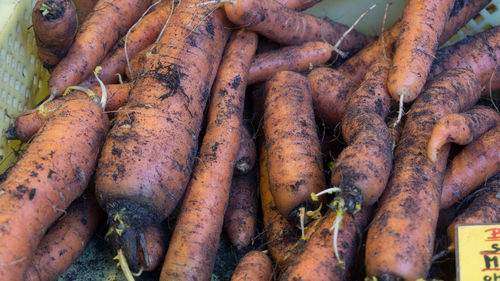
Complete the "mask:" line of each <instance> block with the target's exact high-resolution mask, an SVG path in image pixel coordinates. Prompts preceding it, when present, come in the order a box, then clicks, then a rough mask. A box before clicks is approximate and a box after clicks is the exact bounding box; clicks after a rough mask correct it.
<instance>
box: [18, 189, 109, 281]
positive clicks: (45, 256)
mask: <svg viewBox="0 0 500 281" xmlns="http://www.w3.org/2000/svg"><path fill="white" fill-rule="evenodd" d="M100 217H101V211H100V208H99V205H98V204H97V200H96V199H95V196H94V194H93V193H90V192H87V193H85V194H84V195H82V197H80V198H79V199H77V200H75V202H73V203H72V204H71V205H70V206H69V207H68V209H67V210H66V212H65V213H64V214H63V216H62V218H61V219H60V220H59V221H57V222H56V223H55V224H54V225H53V226H51V228H50V229H49V231H47V233H46V234H45V236H44V237H43V239H42V241H40V244H38V246H37V249H36V250H35V253H34V255H33V259H32V260H31V262H30V263H31V266H29V267H28V270H27V271H26V279H25V280H26V281H52V280H56V279H57V277H59V275H61V274H62V273H63V272H65V271H66V269H68V268H69V267H70V265H71V264H72V263H73V262H74V261H75V260H76V259H77V258H78V257H79V256H80V255H81V254H82V252H83V250H84V249H85V247H86V246H87V243H88V242H89V241H90V238H92V236H93V235H94V232H95V229H96V227H97V223H98V222H99V218H100Z"/></svg>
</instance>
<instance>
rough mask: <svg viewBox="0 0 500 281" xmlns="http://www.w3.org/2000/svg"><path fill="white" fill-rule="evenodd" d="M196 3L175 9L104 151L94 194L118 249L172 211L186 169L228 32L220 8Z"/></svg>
mask: <svg viewBox="0 0 500 281" xmlns="http://www.w3.org/2000/svg"><path fill="white" fill-rule="evenodd" d="M200 3H201V0H199V1H198V0H196V1H195V0H187V1H182V2H180V3H179V6H177V7H176V11H175V12H174V13H173V15H172V17H171V19H170V21H169V22H168V24H167V26H166V29H167V30H169V32H167V33H164V34H163V35H162V37H161V38H160V40H159V42H158V44H157V46H156V48H154V49H153V50H152V52H151V55H150V56H149V58H148V60H147V61H146V64H145V65H144V72H143V73H142V74H141V75H140V76H139V77H138V78H137V80H136V81H135V83H134V87H133V88H132V90H131V91H130V94H129V99H128V102H127V104H126V105H125V106H123V107H122V108H121V109H120V110H119V111H118V112H117V114H116V121H115V123H114V126H113V128H112V129H111V131H110V133H109V134H108V137H107V139H106V142H105V144H104V147H103V151H102V154H101V157H100V160H99V166H98V170H97V172H96V194H97V198H98V200H99V204H100V205H101V206H102V207H103V208H104V209H105V210H106V211H107V213H108V214H109V220H108V224H109V227H110V233H111V234H110V235H109V236H108V240H113V239H118V240H119V241H120V243H117V244H120V245H122V247H123V248H121V250H122V251H121V252H128V251H130V252H134V251H139V250H138V249H128V248H135V247H137V246H141V245H140V243H137V239H139V238H140V236H141V233H142V232H143V231H144V228H145V227H147V226H148V225H151V224H158V223H160V222H161V221H163V220H164V219H165V218H166V217H167V216H168V215H169V214H170V213H171V212H172V210H173V209H174V207H175V206H176V205H177V203H178V201H179V200H180V199H181V197H182V195H183V194H184V191H185V188H186V185H187V183H188V180H189V176H190V174H191V171H192V166H193V161H194V158H195V157H196V151H197V148H198V143H197V142H198V135H199V132H200V129H201V123H202V118H203V111H204V108H205V105H206V102H207V100H208V97H209V93H210V88H211V85H212V83H213V80H214V78H215V72H214V71H213V69H217V68H218V66H219V62H220V59H221V56H222V52H223V49H224V45H225V44H226V42H227V39H228V37H229V33H230V29H229V28H227V27H228V25H229V22H228V21H227V20H226V19H225V17H224V14H223V11H222V10H220V9H216V10H214V9H215V6H214V5H202V6H200V5H198V4H200ZM167 52H168V55H166V54H167ZM237 147H238V146H236V149H237ZM159 152H161V153H159ZM115 245H116V244H115ZM118 251H120V249H118Z"/></svg>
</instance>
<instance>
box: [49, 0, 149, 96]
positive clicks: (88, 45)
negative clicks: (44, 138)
mask: <svg viewBox="0 0 500 281" xmlns="http://www.w3.org/2000/svg"><path fill="white" fill-rule="evenodd" d="M150 4H151V0H100V1H98V2H97V3H96V5H95V7H94V10H93V11H92V14H90V15H89V16H88V18H87V20H85V22H84V23H83V25H82V27H81V28H80V29H79V30H78V33H77V34H76V37H75V41H74V42H73V44H72V45H71V48H70V49H69V50H68V54H67V55H66V56H65V57H64V59H62V60H61V62H60V63H59V64H58V65H57V67H56V68H54V71H53V72H52V75H51V76H50V79H49V82H48V87H49V92H50V96H51V97H52V98H54V97H56V96H60V95H62V94H63V92H64V91H65V90H66V88H67V87H69V86H72V85H78V84H79V83H80V82H81V81H82V80H83V79H85V77H87V76H88V75H90V74H91V73H92V71H93V70H94V68H95V67H96V66H97V64H98V63H99V62H100V61H101V60H102V59H103V58H104V56H105V55H106V53H107V52H108V51H109V49H110V48H111V47H112V46H113V44H114V43H115V42H116V41H117V40H118V39H119V38H120V37H121V36H123V34H125V32H126V31H127V30H128V29H129V27H130V26H131V25H132V24H133V23H134V22H136V21H137V19H139V17H140V16H141V14H142V12H143V11H145V10H146V8H147V7H148V6H149V5H150Z"/></svg>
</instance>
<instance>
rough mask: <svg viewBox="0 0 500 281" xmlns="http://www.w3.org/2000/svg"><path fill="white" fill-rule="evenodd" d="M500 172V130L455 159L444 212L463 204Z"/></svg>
mask: <svg viewBox="0 0 500 281" xmlns="http://www.w3.org/2000/svg"><path fill="white" fill-rule="evenodd" d="M498 172H500V126H496V127H495V128H493V129H491V130H489V131H488V132H486V133H484V134H483V135H482V136H481V137H479V138H478V139H477V140H476V141H474V142H472V143H471V144H469V145H468V146H466V147H465V148H464V149H463V150H462V151H460V153H458V154H457V156H455V158H453V160H452V161H451V163H450V164H448V167H446V173H445V176H444V181H443V191H442V193H441V208H443V209H444V208H447V207H450V206H451V205H453V204H454V203H456V202H459V201H461V200H462V199H463V198H465V196H467V195H468V194H469V193H470V192H472V191H473V190H474V189H476V188H477V187H478V186H480V185H481V183H483V182H484V181H485V180H486V179H488V178H489V177H491V176H492V175H494V174H496V173H498Z"/></svg>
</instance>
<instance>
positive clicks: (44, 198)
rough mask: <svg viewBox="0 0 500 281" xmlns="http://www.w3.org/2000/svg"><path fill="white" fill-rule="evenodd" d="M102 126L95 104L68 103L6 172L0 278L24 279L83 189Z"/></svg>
mask: <svg viewBox="0 0 500 281" xmlns="http://www.w3.org/2000/svg"><path fill="white" fill-rule="evenodd" d="M108 125H109V121H108V118H107V116H106V114H105V113H104V111H103V110H102V108H101V107H100V105H98V104H97V103H95V102H93V101H90V100H74V101H68V102H67V103H65V104H64V105H63V106H61V107H60V108H58V109H57V111H56V112H54V114H53V115H52V116H51V117H50V119H49V120H47V122H45V124H44V125H43V127H42V128H41V129H40V131H39V132H38V134H37V135H36V136H35V138H33V141H32V142H31V144H30V145H29V147H28V149H27V150H26V151H25V152H24V154H23V156H22V158H21V159H20V160H19V161H18V162H17V163H16V165H15V166H14V167H13V168H12V169H11V170H10V171H9V173H8V174H7V178H6V180H5V181H4V182H3V183H2V184H1V185H0V190H1V191H2V192H1V195H0V210H1V212H0V225H1V226H2V227H1V228H0V234H1V235H0V247H1V248H2V251H0V263H1V264H2V266H1V267H0V279H1V280H9V281H17V280H24V274H25V271H26V267H27V265H28V264H29V261H30V259H31V257H32V255H33V252H34V250H35V249H36V247H37V245H38V243H39V242H40V240H41V239H42V237H43V235H44V234H45V232H46V230H47V228H48V227H49V226H50V225H51V224H52V223H53V222H54V221H55V220H56V219H57V218H58V217H59V216H60V214H61V210H65V209H66V208H67V207H68V205H69V204H70V203H71V202H72V201H73V200H74V199H76V198H77V197H78V196H80V195H81V194H82V192H83V190H84V189H85V188H86V187H87V184H88V182H89V179H90V176H91V175H92V174H93V171H94V168H95V164H96V160H97V156H98V154H99V151H100V149H101V146H102V143H103V142H104V137H105V135H106V132H107V130H108Z"/></svg>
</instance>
